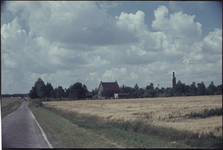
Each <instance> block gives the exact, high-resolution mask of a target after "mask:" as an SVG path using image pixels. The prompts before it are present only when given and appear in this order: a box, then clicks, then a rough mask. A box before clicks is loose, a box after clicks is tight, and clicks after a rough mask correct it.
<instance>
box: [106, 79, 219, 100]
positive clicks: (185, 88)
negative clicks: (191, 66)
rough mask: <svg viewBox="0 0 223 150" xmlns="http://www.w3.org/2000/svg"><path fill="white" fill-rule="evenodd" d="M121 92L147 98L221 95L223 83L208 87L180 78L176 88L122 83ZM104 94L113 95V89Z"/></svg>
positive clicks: (202, 83)
mask: <svg viewBox="0 0 223 150" xmlns="http://www.w3.org/2000/svg"><path fill="white" fill-rule="evenodd" d="M120 90H121V93H127V97H126V98H147V97H172V96H198V95H221V94H222V84H221V85H218V86H215V85H214V82H213V81H212V82H211V83H210V85H209V86H208V87H206V86H205V84H204V82H203V81H202V82H201V83H197V85H196V83H195V82H192V84H191V85H186V84H185V83H182V82H181V81H180V80H179V81H178V82H177V84H176V86H175V87H174V88H171V87H167V88H163V87H162V88H159V86H157V87H155V88H154V84H153V83H150V85H147V86H146V87H145V88H139V86H138V84H137V83H136V84H135V86H134V87H133V88H132V87H129V86H125V85H122V86H121V87H120ZM102 96H105V97H111V91H109V89H104V90H103V91H102Z"/></svg>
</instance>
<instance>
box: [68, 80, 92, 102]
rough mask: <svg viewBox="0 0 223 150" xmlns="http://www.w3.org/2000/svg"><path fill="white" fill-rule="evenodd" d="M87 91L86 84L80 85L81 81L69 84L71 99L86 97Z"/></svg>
mask: <svg viewBox="0 0 223 150" xmlns="http://www.w3.org/2000/svg"><path fill="white" fill-rule="evenodd" d="M87 92H88V90H87V87H86V85H83V86H82V83H80V82H77V83H75V84H73V85H71V86H70V90H69V98H71V99H81V98H85V97H86V93H87Z"/></svg>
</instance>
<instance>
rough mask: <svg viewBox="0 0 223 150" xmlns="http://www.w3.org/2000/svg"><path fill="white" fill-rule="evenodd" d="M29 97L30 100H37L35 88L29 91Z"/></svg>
mask: <svg viewBox="0 0 223 150" xmlns="http://www.w3.org/2000/svg"><path fill="white" fill-rule="evenodd" d="M29 97H31V98H32V99H35V98H38V95H37V93H36V88H35V86H34V87H32V89H31V90H30V91H29Z"/></svg>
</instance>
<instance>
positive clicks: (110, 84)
mask: <svg viewBox="0 0 223 150" xmlns="http://www.w3.org/2000/svg"><path fill="white" fill-rule="evenodd" d="M101 84H102V86H103V88H108V89H109V90H111V91H114V92H121V90H120V88H119V86H118V83H117V82H101Z"/></svg>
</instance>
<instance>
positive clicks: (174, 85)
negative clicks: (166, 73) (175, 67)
mask: <svg viewBox="0 0 223 150" xmlns="http://www.w3.org/2000/svg"><path fill="white" fill-rule="evenodd" d="M172 87H173V88H175V87H176V78H175V75H174V72H173V79H172Z"/></svg>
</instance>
